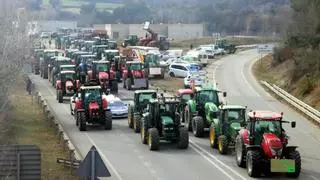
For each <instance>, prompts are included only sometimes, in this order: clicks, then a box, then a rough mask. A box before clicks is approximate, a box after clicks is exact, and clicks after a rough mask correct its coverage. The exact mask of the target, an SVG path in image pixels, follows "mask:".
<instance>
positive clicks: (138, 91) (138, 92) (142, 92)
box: [134, 89, 157, 94]
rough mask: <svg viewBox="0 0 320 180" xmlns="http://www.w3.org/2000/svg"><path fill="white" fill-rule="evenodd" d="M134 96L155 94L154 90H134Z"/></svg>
mask: <svg viewBox="0 0 320 180" xmlns="http://www.w3.org/2000/svg"><path fill="white" fill-rule="evenodd" d="M134 93H135V94H144V93H157V91H156V90H152V89H147V90H136V91H134Z"/></svg>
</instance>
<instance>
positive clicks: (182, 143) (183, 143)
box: [178, 127, 189, 149]
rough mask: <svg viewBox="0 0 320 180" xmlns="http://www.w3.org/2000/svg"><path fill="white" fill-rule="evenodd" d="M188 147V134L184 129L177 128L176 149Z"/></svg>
mask: <svg viewBox="0 0 320 180" xmlns="http://www.w3.org/2000/svg"><path fill="white" fill-rule="evenodd" d="M188 146H189V132H188V129H187V128H186V127H180V128H179V141H178V148H179V149H187V148H188Z"/></svg>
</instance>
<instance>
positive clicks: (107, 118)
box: [104, 111, 112, 130]
mask: <svg viewBox="0 0 320 180" xmlns="http://www.w3.org/2000/svg"><path fill="white" fill-rule="evenodd" d="M104 120H105V122H104V129H105V130H111V129H112V113H111V111H106V112H105V114H104Z"/></svg>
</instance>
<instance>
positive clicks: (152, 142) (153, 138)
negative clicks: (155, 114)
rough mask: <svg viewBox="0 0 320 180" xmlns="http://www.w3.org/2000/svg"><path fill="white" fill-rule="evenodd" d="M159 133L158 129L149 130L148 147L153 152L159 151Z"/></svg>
mask: <svg viewBox="0 0 320 180" xmlns="http://www.w3.org/2000/svg"><path fill="white" fill-rule="evenodd" d="M159 143H160V139H159V132H158V129H156V128H151V129H149V130H148V145H149V149H150V150H151V151H153V150H158V149H159Z"/></svg>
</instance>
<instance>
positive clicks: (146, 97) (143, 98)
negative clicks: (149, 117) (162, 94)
mask: <svg viewBox="0 0 320 180" xmlns="http://www.w3.org/2000/svg"><path fill="white" fill-rule="evenodd" d="M153 94H154V93H144V94H140V95H139V103H140V104H141V105H147V104H148V103H149V100H150V99H152V98H153Z"/></svg>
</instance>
